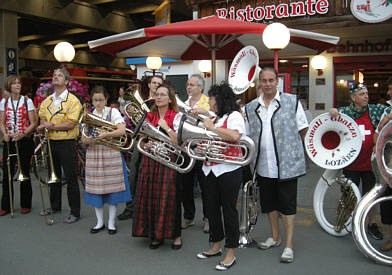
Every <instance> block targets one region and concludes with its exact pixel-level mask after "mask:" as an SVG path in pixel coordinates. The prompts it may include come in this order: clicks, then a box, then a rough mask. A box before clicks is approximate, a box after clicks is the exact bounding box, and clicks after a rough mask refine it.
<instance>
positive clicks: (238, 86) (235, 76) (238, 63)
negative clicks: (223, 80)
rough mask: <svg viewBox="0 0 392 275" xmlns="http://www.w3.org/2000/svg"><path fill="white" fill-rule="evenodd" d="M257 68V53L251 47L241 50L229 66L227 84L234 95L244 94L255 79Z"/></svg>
mask: <svg viewBox="0 0 392 275" xmlns="http://www.w3.org/2000/svg"><path fill="white" fill-rule="evenodd" d="M258 67H259V53H258V52H257V49H256V48H255V47H253V46H246V47H244V48H242V49H241V50H240V51H239V52H238V53H237V55H236V56H235V58H234V60H233V62H232V63H231V66H230V71H229V84H230V85H231V87H232V88H233V91H234V93H235V94H237V95H238V94H242V93H243V92H245V91H246V90H247V89H248V88H249V86H250V84H251V83H252V82H253V80H254V79H255V77H256V72H257V71H258V70H257V68H258Z"/></svg>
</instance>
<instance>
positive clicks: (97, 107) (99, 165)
mask: <svg viewBox="0 0 392 275" xmlns="http://www.w3.org/2000/svg"><path fill="white" fill-rule="evenodd" d="M91 98H92V103H93V106H94V111H93V114H94V115H96V116H98V117H100V118H102V119H103V120H106V121H108V122H111V123H113V124H114V125H116V127H117V128H116V130H113V131H111V132H105V133H100V134H99V135H98V136H94V134H93V136H92V135H89V136H88V137H85V136H83V135H82V142H83V143H85V144H88V148H87V152H86V185H85V191H86V192H85V201H86V204H88V205H91V206H93V207H94V209H95V215H96V216H97V224H96V225H95V226H94V227H93V228H91V229H90V233H92V234H95V233H98V232H99V231H101V230H103V229H104V228H105V224H104V222H103V205H104V204H105V203H106V204H109V221H108V232H109V234H111V235H112V234H116V232H117V230H116V226H115V218H116V209H117V204H119V203H124V202H127V201H130V200H131V193H130V191H129V183H128V173H127V169H126V164H125V160H124V156H123V155H122V154H121V152H119V151H116V150H114V149H112V148H109V147H106V146H104V145H100V144H95V143H94V140H100V139H108V138H109V139H110V138H116V137H121V136H124V135H125V123H124V119H123V118H122V116H121V114H120V112H119V111H118V110H117V109H116V108H110V107H105V106H106V104H107V100H108V98H109V94H108V93H107V91H106V89H105V88H104V87H103V86H96V87H94V88H93V89H92V91H91Z"/></svg>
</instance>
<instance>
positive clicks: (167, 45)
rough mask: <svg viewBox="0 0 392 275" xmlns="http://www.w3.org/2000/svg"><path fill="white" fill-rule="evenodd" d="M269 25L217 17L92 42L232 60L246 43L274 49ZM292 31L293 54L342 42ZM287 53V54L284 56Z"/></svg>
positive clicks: (125, 53) (117, 50)
mask: <svg viewBox="0 0 392 275" xmlns="http://www.w3.org/2000/svg"><path fill="white" fill-rule="evenodd" d="M266 26H267V25H265V24H258V23H251V22H243V21H238V20H231V19H225V18H219V17H216V16H211V17H206V18H202V19H198V20H189V21H182V22H177V23H172V24H167V25H162V26H155V27H150V28H143V29H138V30H134V31H130V32H125V33H120V34H116V35H112V36H108V37H105V38H102V39H98V40H94V41H89V42H88V44H89V47H90V49H92V50H97V51H100V52H105V53H107V54H110V55H113V56H117V57H140V56H162V57H163V56H164V57H168V58H174V59H182V60H201V59H211V60H212V63H213V65H212V76H213V82H214V77H215V73H214V70H215V59H232V58H233V57H234V56H235V55H236V53H237V52H238V51H239V50H240V49H242V48H243V47H244V46H248V45H252V46H254V47H256V49H257V50H258V52H259V54H260V55H261V56H262V57H265V55H263V53H265V52H271V51H269V50H268V49H266V48H265V46H264V44H263V43H262V39H261V34H262V33H263V31H264V29H265V28H266ZM289 30H290V36H291V38H290V44H289V46H288V47H287V48H286V49H284V50H283V51H282V53H283V54H284V53H285V52H287V53H290V54H289V55H286V56H290V55H291V56H292V55H294V54H295V55H309V54H311V55H314V54H317V53H320V52H322V51H324V50H326V49H328V48H330V47H332V46H334V45H336V44H337V43H338V41H339V37H335V36H329V35H324V34H318V33H314V32H307V31H301V30H295V29H289ZM283 56H284V55H283Z"/></svg>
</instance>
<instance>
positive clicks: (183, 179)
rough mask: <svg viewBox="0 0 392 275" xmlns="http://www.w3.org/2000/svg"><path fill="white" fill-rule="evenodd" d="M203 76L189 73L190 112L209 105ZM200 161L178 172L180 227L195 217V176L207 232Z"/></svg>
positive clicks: (207, 107)
mask: <svg viewBox="0 0 392 275" xmlns="http://www.w3.org/2000/svg"><path fill="white" fill-rule="evenodd" d="M203 90H204V78H203V77H202V76H201V75H199V74H194V75H191V77H190V78H189V79H188V81H187V83H186V91H187V94H188V96H189V98H188V100H187V101H185V104H187V105H188V106H190V107H191V108H192V114H193V115H196V116H197V115H198V114H203V115H208V111H209V110H210V105H209V104H208V96H206V95H204V94H203ZM202 165H203V162H202V161H196V164H195V166H194V167H193V168H192V170H191V171H189V172H188V173H184V174H178V180H179V181H180V183H181V184H182V188H183V189H182V205H183V207H184V219H183V221H182V225H181V227H182V229H185V228H187V227H189V226H191V225H193V224H194V218H195V211H196V208H195V200H194V185H195V184H194V179H195V176H196V177H197V180H198V182H199V184H200V189H201V198H202V202H203V231H204V232H205V233H208V231H209V225H208V219H207V216H206V209H205V188H204V178H205V177H204V176H203V171H202V170H201V168H202Z"/></svg>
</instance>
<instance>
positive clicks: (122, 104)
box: [117, 87, 127, 113]
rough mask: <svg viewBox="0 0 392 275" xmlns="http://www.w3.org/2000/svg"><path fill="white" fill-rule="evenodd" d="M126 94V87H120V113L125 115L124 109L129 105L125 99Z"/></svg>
mask: <svg viewBox="0 0 392 275" xmlns="http://www.w3.org/2000/svg"><path fill="white" fill-rule="evenodd" d="M124 93H125V89H124V87H120V88H119V89H118V99H117V101H118V104H119V105H120V107H119V108H120V112H121V113H123V112H124V107H125V105H126V104H127V102H126V100H125V99H124Z"/></svg>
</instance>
